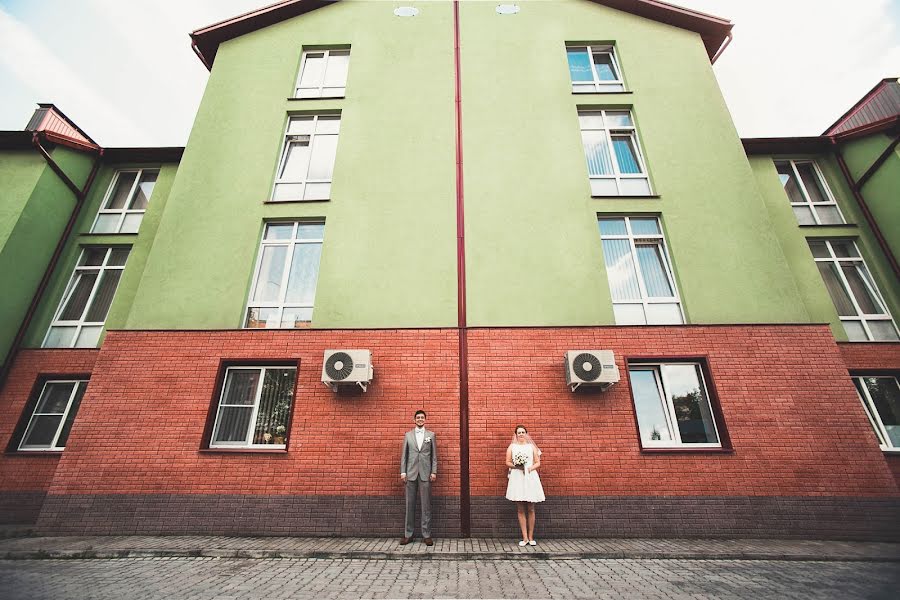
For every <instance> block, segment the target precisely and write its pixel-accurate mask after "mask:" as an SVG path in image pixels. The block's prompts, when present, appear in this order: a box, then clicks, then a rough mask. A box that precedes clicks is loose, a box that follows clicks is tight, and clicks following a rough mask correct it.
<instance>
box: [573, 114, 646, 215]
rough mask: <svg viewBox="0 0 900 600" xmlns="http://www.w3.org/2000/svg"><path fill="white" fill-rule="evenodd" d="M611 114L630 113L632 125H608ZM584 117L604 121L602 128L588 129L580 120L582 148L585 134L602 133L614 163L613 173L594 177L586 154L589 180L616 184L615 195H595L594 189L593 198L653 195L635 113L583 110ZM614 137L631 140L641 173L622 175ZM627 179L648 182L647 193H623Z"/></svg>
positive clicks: (610, 158)
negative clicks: (624, 137)
mask: <svg viewBox="0 0 900 600" xmlns="http://www.w3.org/2000/svg"><path fill="white" fill-rule="evenodd" d="M609 113H628V119H629V120H630V121H631V125H616V126H615V127H611V126H609V125H607V122H606V120H607V115H608V114H609ZM582 115H600V116H601V118H602V120H603V126H602V127H589V128H587V129H585V128H584V126H583V125H582V124H581V119H579V123H578V126H579V129H580V130H581V135H582V148H583V146H584V132H585V131H602V132H604V134H605V137H606V147H607V152H609V160H610V163H612V167H613V172H612V173H611V174H608V175H594V174H591V169H590V165H589V164H587V160H588V156H587V153H585V163H586V164H587V168H588V179H589V180H591V181H593V180H595V179H596V180H614V181H615V183H616V193H615V194H595V193H594V190H593V188H592V189H591V195H592V196H621V197H626V198H627V197H633V196H638V197H641V196H645V195H652V194H653V185H652V183H651V182H650V173H649V172H648V171H647V163H646V161H645V160H644V149H643V148H642V147H641V141H640V140H639V139H638V134H637V126H636V125H635V120H634V113H632V111H631V110H630V109H627V108H620V109H611V110H607V109H582V110H579V111H578V116H579V117H581V116H582ZM613 136H627V137H629V138H630V139H631V141H632V143H633V144H634V149H635V154H636V158H637V163H638V166H639V167H640V169H641V172H640V173H622V171H621V169H620V168H619V159H618V157H617V156H616V150H615V147H614V146H613ZM625 179H635V180H643V181H646V182H647V192H646V193H644V194H625V193H623V192H622V181H623V180H625Z"/></svg>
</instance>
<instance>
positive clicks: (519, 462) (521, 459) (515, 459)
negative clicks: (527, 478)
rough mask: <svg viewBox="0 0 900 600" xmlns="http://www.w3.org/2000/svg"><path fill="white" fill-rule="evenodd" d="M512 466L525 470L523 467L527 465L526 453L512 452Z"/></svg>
mask: <svg viewBox="0 0 900 600" xmlns="http://www.w3.org/2000/svg"><path fill="white" fill-rule="evenodd" d="M512 464H513V467H514V468H516V469H522V470H523V471H524V470H525V465H526V464H528V454H527V453H526V452H521V451H518V450H516V451H514V452H513V455H512Z"/></svg>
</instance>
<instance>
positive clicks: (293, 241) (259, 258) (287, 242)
mask: <svg viewBox="0 0 900 600" xmlns="http://www.w3.org/2000/svg"><path fill="white" fill-rule="evenodd" d="M288 224H290V225H293V226H294V227H293V230H292V232H291V238H290V239H284V240H267V239H266V237H265V236H266V228H267V227H268V226H269V225H288ZM324 224H325V220H324V219H319V220H310V221H266V223H265V226H264V227H263V237H262V239H261V240H260V244H259V251H258V254H257V255H256V267H254V269H253V281H252V282H251V285H250V292H249V295H248V297H247V308H246V310H244V325H243V327H244V329H261V328H258V327H248V326H247V322H248V320H249V317H250V310H251V309H254V308H275V309H278V319H277V322H278V324H279V326H278V327H265V328H263V329H295V328H294V327H281V326H280V325H281V318H282V316H283V315H284V310H285V309H286V308H309V309H310V310H312V309H313V308H314V307H315V298H314V299H313V302H311V303H308V304H304V303H296V302H291V303H286V302H285V295H286V294H287V284H288V278H289V277H290V273H291V265H292V263H293V260H294V246H296V245H299V244H319V245H324V243H325V234H324V229H323V233H322V237H321V238H313V239H307V238H304V239H298V238H297V231H298V229H299V226H300V225H324ZM273 246H284V247H286V248H287V253H286V257H285V264H284V273H282V275H281V288H280V290H281V291H280V292H279V298H278V300H277V301H276V302H253V293H254V292H255V291H256V286H257V285H258V284H259V274H260V270H261V269H262V263H263V250H265V248H267V247H273ZM319 267H320V268H321V263H320V264H319ZM318 277H319V273H318V270H317V271H316V280H317V282H318ZM309 322H310V323H311V322H312V315H310V321H309Z"/></svg>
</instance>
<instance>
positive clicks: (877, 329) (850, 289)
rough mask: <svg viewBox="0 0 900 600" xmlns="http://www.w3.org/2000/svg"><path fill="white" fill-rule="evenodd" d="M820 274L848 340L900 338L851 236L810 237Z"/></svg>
mask: <svg viewBox="0 0 900 600" xmlns="http://www.w3.org/2000/svg"><path fill="white" fill-rule="evenodd" d="M809 249H810V250H811V251H812V254H813V258H814V259H815V261H816V266H817V267H818V268H819V274H820V275H821V276H822V280H823V281H824V282H825V288H826V289H827V290H828V293H829V294H830V295H831V300H832V301H833V302H834V307H835V308H836V309H837V312H838V315H839V316H840V318H841V323H842V324H843V326H844V331H846V332H847V338H848V339H849V340H850V341H851V342H868V341H886V342H895V341H897V340H900V336H898V335H897V326H896V324H895V323H894V320H893V319H892V318H891V314H890V313H889V312H888V309H887V304H885V302H884V298H883V297H882V296H881V293H880V292H879V291H878V287H877V286H876V285H875V280H874V279H872V274H871V273H870V272H869V268H868V267H867V266H866V263H865V261H864V260H863V258H862V256H861V255H860V253H859V249H858V248H857V247H856V243H855V242H853V240H809Z"/></svg>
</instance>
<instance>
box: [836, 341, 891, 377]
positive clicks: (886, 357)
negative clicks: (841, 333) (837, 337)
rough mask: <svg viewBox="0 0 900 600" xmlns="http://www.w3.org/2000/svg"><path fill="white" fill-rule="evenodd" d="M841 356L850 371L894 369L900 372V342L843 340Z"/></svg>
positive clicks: (840, 345)
mask: <svg viewBox="0 0 900 600" xmlns="http://www.w3.org/2000/svg"><path fill="white" fill-rule="evenodd" d="M838 348H840V350H841V356H843V357H844V363H846V365H847V369H848V370H849V371H862V370H892V371H897V372H900V343H884V342H869V343H859V342H841V343H839V344H838Z"/></svg>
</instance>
